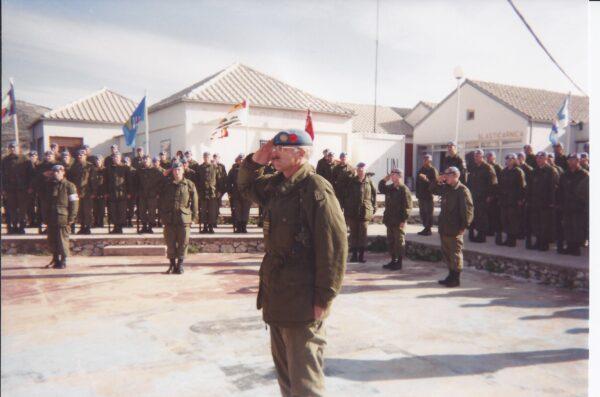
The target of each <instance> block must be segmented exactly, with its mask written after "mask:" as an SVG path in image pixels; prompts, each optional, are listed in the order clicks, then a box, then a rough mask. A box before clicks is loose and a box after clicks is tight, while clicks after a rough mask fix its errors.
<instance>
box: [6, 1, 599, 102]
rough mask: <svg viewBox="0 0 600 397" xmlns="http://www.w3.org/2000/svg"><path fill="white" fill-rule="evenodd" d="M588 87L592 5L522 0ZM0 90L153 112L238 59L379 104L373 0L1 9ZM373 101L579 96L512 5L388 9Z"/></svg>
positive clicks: (336, 95)
mask: <svg viewBox="0 0 600 397" xmlns="http://www.w3.org/2000/svg"><path fill="white" fill-rule="evenodd" d="M514 3H515V4H516V5H517V7H519V9H520V10H521V12H522V13H523V14H524V15H525V17H526V18H527V19H528V21H529V23H530V25H531V26H532V27H533V29H534V30H535V31H536V33H537V34H538V35H539V36H540V37H541V39H542V41H543V42H544V43H545V45H546V46H547V47H548V49H549V50H550V52H551V53H552V54H553V55H554V56H555V58H556V59H557V60H558V62H559V63H560V64H561V65H562V66H563V68H564V69H565V70H566V71H567V73H569V74H570V75H571V77H572V78H573V79H574V80H575V81H576V82H577V84H578V85H579V86H580V87H582V88H583V89H584V91H586V92H587V88H588V7H587V1H586V0H545V1H542V0H514ZM1 4H2V91H3V92H5V91H6V87H7V82H8V79H9V78H10V77H12V78H13V79H14V81H15V91H16V94H17V99H21V100H25V101H28V102H32V103H35V104H38V105H44V106H48V107H57V106H61V105H64V104H67V103H69V102H72V101H74V100H77V99H78V98H80V97H84V96H87V95H89V94H91V93H93V92H94V91H97V90H99V89H101V88H103V87H108V88H110V89H112V90H114V91H116V92H119V93H121V94H123V95H125V96H127V97H129V98H131V99H133V100H135V101H138V100H140V99H141V98H142V97H143V95H144V91H145V90H148V97H149V98H148V100H149V103H150V104H152V103H155V102H158V101H159V100H160V99H162V98H164V97H167V96H169V95H170V94H172V93H174V92H176V91H179V90H181V89H182V88H184V87H186V86H189V85H191V84H193V83H195V82H197V81H199V80H201V79H203V78H204V77H206V76H208V75H210V74H213V73H215V72H216V71H218V70H221V69H223V68H226V67H227V66H229V65H231V64H233V63H235V62H241V63H244V64H246V65H248V66H251V67H253V68H255V69H257V70H259V71H261V72H264V73H266V74H269V75H271V76H273V77H275V78H278V79H281V80H283V81H284V82H286V83H288V84H290V85H292V86H295V87H297V88H300V89H302V90H304V91H306V92H308V93H310V94H313V95H316V96H318V97H321V98H324V99H327V100H331V101H336V102H353V103H373V101H374V71H375V37H376V1H375V0H343V1H338V0H316V1H313V0H302V1H289V0H262V1H261V0H253V1H252V0H246V1H238V0H227V1H222V0H220V1H209V0H204V1H203V0H197V1H176V0H171V1H168V2H165V1H148V2H146V1H142V0H137V1H133V0H129V1H128V0H119V1H112V0H106V1H86V0H80V1H74V0H71V1H69V0H62V1H55V0H43V1H37V0H35V1H34V0H2V1H1ZM379 25H380V29H379V58H378V62H379V68H378V95H377V102H378V104H382V105H388V106H398V107H408V108H411V107H413V106H414V105H416V103H417V102H418V101H420V100H425V101H431V102H439V101H441V100H442V99H443V98H444V97H445V96H446V95H448V94H449V93H450V92H451V90H452V89H453V88H454V87H455V85H456V80H455V79H454V76H453V70H454V68H455V67H456V66H457V65H460V66H461V68H462V69H463V71H464V74H465V77H467V78H472V79H477V80H485V81H493V82H498V83H504V84H513V85H520V86H526V87H534V88H544V89H548V90H553V91H561V92H568V91H572V92H573V93H574V94H576V93H577V94H579V93H578V92H577V89H576V88H575V87H573V86H572V85H571V84H570V83H569V81H568V80H567V79H566V78H565V77H564V76H563V75H562V74H561V73H560V72H559V71H558V69H557V68H556V66H554V65H553V64H552V63H551V62H550V60H549V59H548V58H547V56H546V55H545V54H544V53H543V52H542V50H541V49H540V48H539V47H538V46H537V44H536V43H535V41H534V39H533V38H532V37H531V36H530V34H529V32H528V31H527V30H526V29H525V27H524V26H523V24H522V22H521V21H520V20H519V19H518V17H517V16H516V14H515V13H514V11H513V10H512V9H511V8H510V6H509V4H508V2H507V1H506V0H486V1H480V0H456V1H447V0H446V1H436V0H395V1H394V0H381V1H380V23H379Z"/></svg>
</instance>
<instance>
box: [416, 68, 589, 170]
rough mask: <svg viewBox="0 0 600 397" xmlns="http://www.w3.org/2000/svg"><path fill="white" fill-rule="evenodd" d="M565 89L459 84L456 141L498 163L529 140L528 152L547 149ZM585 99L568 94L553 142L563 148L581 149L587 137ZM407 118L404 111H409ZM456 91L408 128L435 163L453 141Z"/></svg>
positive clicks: (463, 149) (420, 150) (462, 147)
mask: <svg viewBox="0 0 600 397" xmlns="http://www.w3.org/2000/svg"><path fill="white" fill-rule="evenodd" d="M566 96H567V94H563V93H558V92H551V91H546V90H540V89H533V88H524V87H515V86H509V85H503V84H496V83H489V82H483V81H475V80H468V79H467V80H465V81H464V82H463V83H462V84H461V85H460V108H459V109H458V115H459V121H458V145H459V151H460V152H462V153H463V154H465V153H467V152H470V151H472V150H473V149H475V148H481V149H484V150H486V151H487V150H494V151H495V152H496V155H497V157H498V159H499V162H500V163H503V158H504V155H505V154H507V153H509V152H518V151H521V150H522V149H523V145H525V144H531V145H532V146H533V148H534V151H538V150H550V149H551V143H550V140H549V134H550V131H551V128H552V121H553V119H554V118H555V117H556V114H557V112H558V110H559V109H560V107H561V105H562V103H563V101H564V100H565V98H566ZM588 109H589V98H588V97H582V96H575V95H573V96H571V101H570V106H569V118H570V123H569V124H570V125H569V127H568V128H567V132H566V133H561V135H560V136H559V141H560V142H562V143H563V145H565V148H566V151H583V150H584V146H585V145H586V144H587V143H588V141H589V115H588V113H589V110H588ZM409 117H410V116H409ZM456 117H457V95H456V90H454V91H452V92H451V93H450V95H448V96H447V97H446V98H445V99H444V100H443V101H442V102H440V103H439V104H438V105H437V106H436V107H435V108H433V109H432V110H431V111H430V112H429V113H427V114H426V115H425V117H423V118H422V119H421V120H420V121H419V122H417V123H416V124H415V127H414V141H415V143H416V144H417V145H418V147H417V153H418V162H417V164H418V166H420V164H421V154H422V153H424V152H430V153H432V154H433V157H434V163H435V164H436V166H439V164H440V163H441V160H442V158H443V157H444V156H445V151H446V147H445V145H446V143H447V142H448V141H453V140H455V139H456V138H455V136H456Z"/></svg>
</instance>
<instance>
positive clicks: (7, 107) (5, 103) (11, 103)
mask: <svg viewBox="0 0 600 397" xmlns="http://www.w3.org/2000/svg"><path fill="white" fill-rule="evenodd" d="M15 114H17V106H16V102H15V88H14V87H13V84H12V82H11V83H10V89H9V90H8V92H7V93H6V95H5V96H4V98H2V124H4V123H5V122H6V121H8V120H9V119H10V116H13V115H15Z"/></svg>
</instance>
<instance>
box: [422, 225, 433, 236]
mask: <svg viewBox="0 0 600 397" xmlns="http://www.w3.org/2000/svg"><path fill="white" fill-rule="evenodd" d="M422 235H423V236H431V228H430V227H427V228H425V230H424V231H423V234H422Z"/></svg>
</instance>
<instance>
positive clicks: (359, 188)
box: [342, 163, 377, 263]
mask: <svg viewBox="0 0 600 397" xmlns="http://www.w3.org/2000/svg"><path fill="white" fill-rule="evenodd" d="M365 167H366V165H365V163H358V164H357V165H356V170H355V173H354V175H352V176H351V177H349V178H348V179H347V181H346V183H345V185H344V199H343V201H342V207H343V208H344V217H345V218H346V224H347V225H348V227H349V229H350V252H351V253H352V256H351V257H350V262H357V261H358V262H360V263H364V262H366V260H365V249H366V247H367V226H368V224H369V222H370V221H371V219H373V215H374V214H375V208H376V207H377V190H375V185H374V184H373V181H372V180H371V178H370V177H368V176H367V175H366V170H365Z"/></svg>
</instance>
